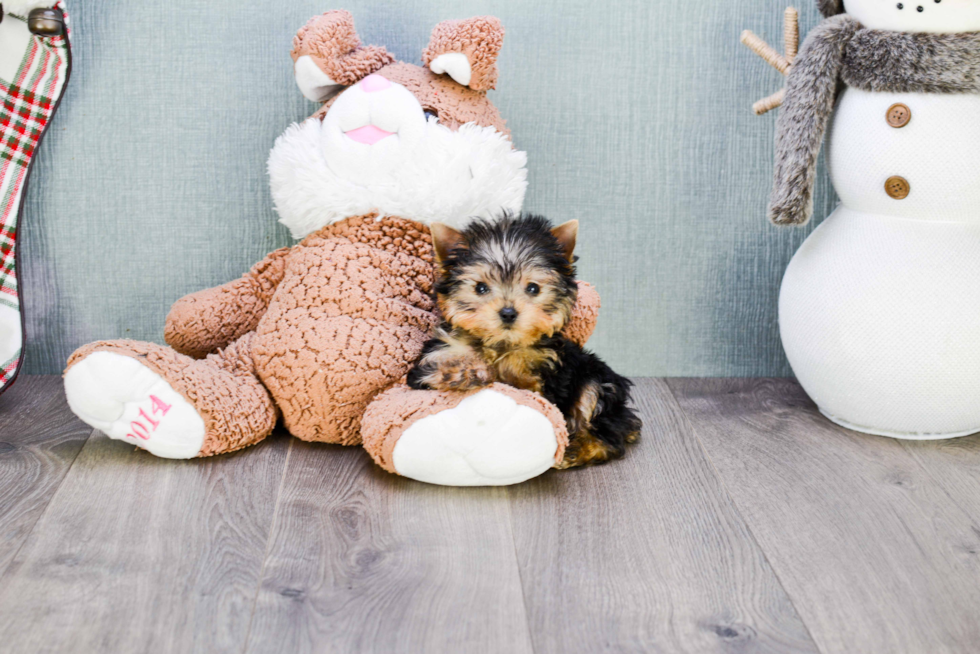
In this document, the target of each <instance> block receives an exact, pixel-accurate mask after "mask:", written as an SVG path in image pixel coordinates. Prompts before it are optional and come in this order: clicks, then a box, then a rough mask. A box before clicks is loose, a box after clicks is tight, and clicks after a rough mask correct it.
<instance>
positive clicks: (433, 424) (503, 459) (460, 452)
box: [392, 390, 558, 486]
mask: <svg viewBox="0 0 980 654" xmlns="http://www.w3.org/2000/svg"><path fill="white" fill-rule="evenodd" d="M557 450H558V440H557V439H556V438H555V430H554V428H553V427H552V425H551V421H549V420H548V419H547V418H546V417H545V416H544V415H542V414H541V413H539V412H538V411H536V410H534V409H532V408H530V407H527V406H523V405H520V404H518V403H517V402H515V401H514V400H512V399H511V398H509V397H507V396H506V395H503V394H501V393H498V392H496V391H491V390H486V391H481V392H479V393H477V394H476V395H473V396H470V397H468V398H466V399H465V400H463V401H462V402H460V403H459V405H457V406H456V407H454V408H452V409H446V410H445V411H442V412H441V413H437V414H435V415H432V416H429V417H427V418H423V419H421V420H419V421H418V422H416V423H415V424H413V425H412V426H411V427H409V428H408V429H406V430H405V433H404V434H402V437H401V438H400V439H398V443H396V444H395V450H394V452H393V456H392V458H393V463H394V465H395V469H396V470H398V473H399V474H401V475H403V476H405V477H409V478H411V479H417V480H418V481H424V482H428V483H430V484H439V485H442V486H507V485H510V484H517V483H520V482H522V481H527V480H528V479H531V478H532V477H537V476H538V475H540V474H542V473H544V472H545V471H546V470H548V469H549V468H551V467H552V466H553V465H554V464H555V452H557Z"/></svg>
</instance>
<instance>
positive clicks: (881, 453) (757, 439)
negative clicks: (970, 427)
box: [0, 377, 980, 654]
mask: <svg viewBox="0 0 980 654" xmlns="http://www.w3.org/2000/svg"><path fill="white" fill-rule="evenodd" d="M637 399H638V403H639V406H640V409H641V410H642V413H643V416H644V420H645V423H646V428H645V431H644V440H643V442H642V443H641V444H640V445H639V446H637V447H636V448H634V449H633V450H632V452H631V453H630V455H629V456H628V457H627V458H626V459H624V460H622V461H619V462H616V463H613V464H610V465H607V466H603V467H599V468H594V469H586V470H578V471H570V472H555V471H552V472H549V473H548V474H546V475H544V476H543V477H540V478H538V479H536V480H534V481H532V482H530V483H527V484H524V485H521V486H516V487H512V488H506V489H447V488H438V487H433V486H426V485H423V484H419V483H416V482H412V481H409V480H406V479H401V478H396V477H393V476H391V475H388V474H387V473H385V472H382V471H381V470H379V469H378V468H377V467H375V466H374V465H373V464H372V463H371V461H370V459H369V458H368V457H367V455H366V454H365V453H364V452H363V451H361V450H360V449H358V448H340V447H332V446H323V445H310V444H306V443H303V442H301V441H298V440H295V439H291V438H289V437H288V436H286V435H284V434H279V435H277V436H275V437H273V438H270V439H269V440H267V441H266V442H264V443H263V444H261V445H259V446H257V447H254V448H251V449H249V450H246V451H244V452H240V453H238V454H233V455H228V456H222V457H216V458H212V459H205V460H197V461H186V462H173V461H165V460H161V459H155V458H153V457H152V456H150V455H148V454H146V453H144V452H141V451H137V450H134V449H133V448H132V447H130V446H127V445H125V444H123V443H119V442H115V441H110V440H108V439H107V438H106V437H105V436H103V435H102V434H101V433H99V432H94V433H93V432H92V430H91V429H89V428H87V427H85V426H84V425H83V424H82V423H81V422H79V421H78V420H76V419H75V418H74V417H73V416H72V414H71V413H70V412H69V411H68V409H67V406H66V404H65V400H64V396H63V394H62V391H61V383H60V379H59V378H56V377H27V378H23V379H21V380H20V381H19V382H18V383H17V384H16V385H15V386H14V387H13V389H12V390H10V391H9V392H8V393H7V394H5V395H3V396H2V397H0V651H3V652H16V653H18V654H20V653H31V652H58V653H59V654H60V653H62V652H84V653H95V652H113V653H123V652H139V653H143V652H154V653H162V652H179V653H185V652H290V653H293V652H386V653H387V652H413V653H414V652H421V653H426V654H428V653H438V652H453V653H456V652H466V653H469V652H493V653H497V652H500V653H505V654H511V653H523V652H538V653H542V654H543V653H551V652H555V653H557V652H602V651H615V652H749V651H764V652H818V651H819V652H827V653H832V652H833V653H853V652H861V653H864V652H888V653H889V654H892V653H895V652H916V653H919V652H922V653H930V654H931V653H933V652H976V651H978V648H980V619H978V618H980V438H976V437H973V438H965V439H960V440H957V441H952V442H944V443H903V442H897V441H892V440H887V439H883V438H876V437H871V436H864V435H860V434H856V433H852V432H848V431H845V430H842V429H840V428H838V427H835V426H833V425H831V424H830V423H828V422H827V421H826V420H824V419H823V418H822V417H821V416H820V415H819V414H817V413H816V411H815V410H814V407H813V406H812V404H811V403H810V401H809V400H808V399H807V398H806V396H805V395H804V394H803V393H802V391H801V390H800V389H799V387H798V386H796V385H795V384H794V383H792V382H790V381H785V380H667V381H664V380H652V379H645V380H639V381H638V390H637Z"/></svg>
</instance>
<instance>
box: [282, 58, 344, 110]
mask: <svg viewBox="0 0 980 654" xmlns="http://www.w3.org/2000/svg"><path fill="white" fill-rule="evenodd" d="M293 74H294V76H295V77H296V85H297V86H298V87H299V90H300V92H301V93H302V94H303V97H305V98H306V99H307V100H310V101H312V102H324V101H326V99H327V98H329V97H330V96H331V95H333V94H334V93H335V92H336V91H337V90H338V89H339V88H340V84H338V83H337V82H335V81H333V80H332V79H330V77H329V76H328V75H327V74H326V73H325V72H323V71H322V70H320V67H319V66H317V65H316V62H315V61H313V58H312V57H310V55H303V56H302V57H300V58H299V59H297V60H296V65H294V66H293Z"/></svg>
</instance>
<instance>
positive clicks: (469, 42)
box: [422, 16, 504, 91]
mask: <svg viewBox="0 0 980 654" xmlns="http://www.w3.org/2000/svg"><path fill="white" fill-rule="evenodd" d="M503 42H504V27H503V25H501V24H500V20H498V19H497V18H495V17H493V16H477V17H475V18H468V19H466V20H446V21H443V22H441V23H439V24H438V25H436V26H435V29H433V30H432V36H431V37H430V39H429V45H428V47H426V49H425V50H424V51H423V52H422V63H424V64H425V65H426V66H428V67H429V69H430V70H431V71H432V72H433V73H435V74H436V75H442V74H448V75H449V76H450V77H452V78H453V79H454V80H456V82H457V83H459V84H462V85H463V86H468V87H470V88H471V89H473V90H474V91H487V90H489V89H492V88H496V85H497V55H498V54H499V53H500V46H501V45H503Z"/></svg>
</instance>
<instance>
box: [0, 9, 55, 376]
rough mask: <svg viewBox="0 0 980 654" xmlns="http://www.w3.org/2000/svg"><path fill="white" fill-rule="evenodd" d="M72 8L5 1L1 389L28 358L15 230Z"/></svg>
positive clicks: (0, 79) (49, 113)
mask: <svg viewBox="0 0 980 654" xmlns="http://www.w3.org/2000/svg"><path fill="white" fill-rule="evenodd" d="M68 36H69V32H68V12H67V11H66V9H65V4H64V2H57V3H56V2H55V1H54V0H0V392H3V390H4V389H6V388H7V387H8V386H9V385H10V384H11V383H12V382H13V381H14V378H15V377H16V376H17V372H18V370H19V369H20V365H21V362H22V361H23V344H24V321H23V317H22V315H21V310H20V309H21V304H20V295H19V289H18V286H19V285H18V283H17V227H18V224H17V223H18V219H19V217H20V211H21V206H22V204H23V199H24V190H25V189H26V187H27V178H28V175H29V174H30V171H31V160H32V158H33V156H34V153H35V152H36V150H37V146H38V143H39V142H40V141H41V138H42V137H43V136H44V133H45V130H46V129H47V127H48V124H49V123H50V122H51V118H52V117H53V116H54V112H55V110H56V109H57V108H58V101H59V100H60V99H61V94H62V93H63V92H64V89H65V84H66V83H67V82H68V75H69V73H70V71H71V48H70V46H69V42H68Z"/></svg>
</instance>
